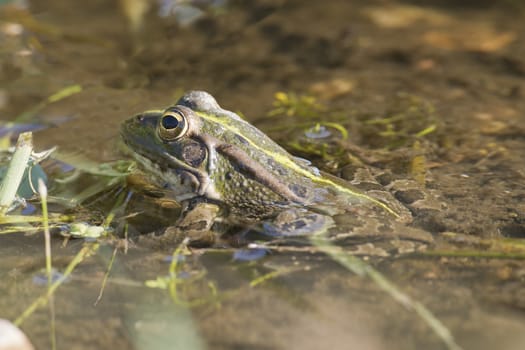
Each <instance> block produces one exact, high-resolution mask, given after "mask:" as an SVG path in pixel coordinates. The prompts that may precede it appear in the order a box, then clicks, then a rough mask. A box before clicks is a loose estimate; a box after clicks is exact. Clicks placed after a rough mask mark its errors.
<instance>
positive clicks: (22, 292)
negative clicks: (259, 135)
mask: <svg viewBox="0 0 525 350" xmlns="http://www.w3.org/2000/svg"><path fill="white" fill-rule="evenodd" d="M190 3H192V4H191V5H184V6H182V5H181V4H179V2H177V1H174V0H173V1H157V2H155V1H141V0H121V1H119V2H107V1H90V2H83V3H76V4H75V5H74V6H73V5H71V3H70V2H68V1H59V0H48V1H39V2H38V3H36V2H31V1H28V2H24V1H11V2H10V1H7V2H6V1H4V2H0V63H1V64H0V66H1V68H0V115H1V116H2V117H1V118H2V119H3V120H4V121H12V120H15V119H16V117H17V116H20V115H22V114H23V113H24V112H27V111H32V112H34V113H33V118H34V120H33V119H32V120H31V122H34V123H35V124H39V125H45V128H44V129H43V130H40V131H38V132H35V135H34V137H35V144H36V147H37V150H40V149H45V148H48V147H52V146H55V145H57V146H58V147H59V150H60V152H63V153H69V154H77V153H79V154H81V155H82V157H86V158H89V159H92V160H94V161H97V162H106V161H111V160H116V159H121V158H122V155H121V154H120V153H119V152H118V151H117V149H118V147H117V145H118V140H119V136H118V133H119V125H120V123H121V122H122V121H123V120H125V119H127V118H129V117H130V116H132V115H134V114H136V113H138V112H141V111H144V110H149V109H153V108H160V107H162V106H166V105H169V104H170V103H173V101H175V100H176V99H177V98H178V97H179V96H180V95H181V94H182V93H183V92H184V91H186V90H190V89H202V90H207V91H209V92H210V93H212V94H213V95H214V96H215V97H216V98H217V100H218V101H220V103H221V105H223V106H225V107H227V108H228V109H230V110H233V111H236V112H237V111H241V112H242V113H243V116H245V117H246V118H247V119H248V120H250V121H251V122H253V123H254V124H256V125H257V126H258V127H260V128H261V129H262V130H263V131H266V132H268V134H269V135H270V136H271V137H272V138H273V139H275V140H277V141H278V142H279V143H280V144H282V145H283V146H285V147H286V148H288V149H290V150H291V151H292V152H294V153H295V154H297V155H300V156H303V157H307V158H309V159H311V160H312V161H314V162H315V163H316V165H318V166H319V167H320V168H322V169H323V170H326V171H329V172H332V173H336V174H337V175H339V176H342V177H345V178H349V177H350V175H349V173H350V172H353V171H352V169H353V168H354V166H355V164H366V165H370V166H372V167H373V168H374V169H379V170H385V169H387V170H390V171H391V174H393V175H392V176H393V177H394V178H395V179H397V180H404V178H415V179H418V178H419V179H420V180H421V181H422V183H423V184H425V186H426V188H427V189H428V190H430V191H432V193H433V195H434V196H436V197H437V198H439V200H440V203H443V205H442V206H441V207H439V210H430V209H429V210H426V209H424V210H420V209H418V208H416V207H414V206H411V205H408V207H409V208H410V210H411V211H412V214H414V222H413V224H412V226H413V227H415V228H417V229H420V230H423V231H425V233H426V234H427V235H429V236H430V237H432V242H431V243H428V242H426V243H427V245H428V246H426V247H425V249H414V248H413V247H412V246H410V247H409V248H407V246H406V245H403V244H401V245H400V244H398V245H397V246H396V249H398V250H401V249H405V252H406V253H405V254H384V255H383V254H374V252H377V251H383V250H380V249H386V248H384V247H382V246H380V244H378V242H377V241H374V240H373V239H372V240H369V239H370V237H368V238H360V239H357V240H354V241H352V242H351V245H352V246H351V248H352V250H353V251H354V252H355V251H356V250H357V249H362V250H359V251H358V253H359V254H360V256H361V258H362V259H363V260H364V261H365V262H367V263H368V264H370V266H373V267H374V268H375V269H376V270H377V271H379V272H381V273H382V274H383V275H384V276H387V278H388V279H389V280H390V281H392V282H393V283H394V284H395V285H397V287H398V288H399V289H400V290H401V291H403V293H405V294H406V295H409V296H410V297H411V298H413V299H414V300H416V301H418V302H420V303H421V304H423V305H425V306H426V307H427V308H428V309H429V310H431V311H432V312H433V313H434V315H435V316H436V317H437V318H438V319H439V320H441V322H442V323H443V324H444V325H445V326H446V328H447V329H448V330H449V331H450V332H451V333H452V335H453V336H454V338H455V340H456V341H457V343H458V344H459V345H460V346H461V347H462V348H464V349H473V348H476V349H494V348H496V347H498V348H502V349H503V348H504V349H518V348H521V347H522V344H523V343H524V342H525V336H524V335H523V334H525V333H524V331H525V326H524V325H525V322H524V321H525V314H524V308H525V297H524V293H523V289H524V276H525V269H524V267H523V263H522V261H523V258H524V257H525V251H524V249H523V247H524V243H523V238H524V237H525V224H524V223H525V219H524V215H525V214H524V213H525V207H524V205H523V198H524V196H525V186H524V183H525V181H524V177H525V174H524V170H523V166H522V164H524V161H525V159H524V158H523V155H524V154H525V142H524V141H525V137H524V135H525V118H523V114H524V112H525V102H523V101H524V99H523V91H524V88H525V83H524V77H525V61H524V60H523V57H525V45H523V43H524V42H525V41H524V40H523V37H524V35H525V32H524V30H523V25H522V18H523V13H524V8H523V7H522V5H521V4H519V3H518V2H515V1H510V0H508V1H505V2H502V3H501V4H499V5H498V6H489V5H486V4H485V5H484V6H481V5H480V7H477V5H471V6H462V7H456V6H454V4H451V2H449V1H435V2H432V1H431V2H425V4H422V2H419V1H418V2H411V1H407V2H403V1H396V2H388V4H385V3H384V2H379V1H378V2H369V1H357V0H356V1H343V0H341V1H337V0H332V1H328V2H321V1H317V2H314V1H306V2H305V1H292V0H291V1H278V0H275V1H272V0H270V1H262V0H257V1H254V2H250V3H249V4H248V3H246V4H244V3H243V2H239V1H230V2H229V3H226V2H220V1H219V2H213V1H201V2H197V1H195V2H190ZM469 3H470V2H469ZM484 3H486V2H484ZM177 6H178V7H177ZM181 6H182V7H181ZM76 84H78V85H79V86H81V87H82V90H81V91H80V92H79V93H76V94H74V95H71V96H68V97H67V98H64V99H60V101H56V102H54V103H45V104H42V101H45V100H46V98H48V97H49V96H52V95H53V94H54V93H56V92H57V91H60V90H61V89H63V88H64V87H67V86H72V85H76ZM279 91H286V92H290V93H289V94H287V95H286V94H285V95H278V96H281V100H280V101H281V104H280V105H279V103H278V102H279V97H278V98H277V102H276V99H275V93H277V92H279ZM283 96H288V97H290V96H291V97H290V98H293V97H294V96H295V97H297V98H298V99H300V98H301V97H300V96H303V97H304V96H310V97H313V98H314V99H315V101H318V102H319V104H320V105H322V106H324V107H319V109H317V108H318V107H315V106H314V107H311V106H310V107H311V108H313V109H305V110H302V111H301V110H299V111H297V110H294V111H293V113H292V112H290V113H288V112H289V111H290V109H289V108H291V107H290V105H286V104H284V103H283V100H282V99H283V98H284V97H283ZM308 101H310V102H311V100H308ZM272 103H274V104H273V105H272ZM301 103H302V104H298V105H300V106H304V105H307V103H306V104H305V102H304V101H302V102H301ZM308 103H309V102H308ZM35 106H37V107H38V108H35ZM291 106H292V107H293V106H294V105H293V104H292V105H291ZM310 107H309V108H310ZM278 108H284V109H282V110H280V112H281V113H282V114H281V115H279V116H278V117H277V118H279V123H280V124H279V125H278V123H276V120H277V118H276V117H275V116H274V117H272V116H271V115H272V113H271V111H275V110H276V109H278ZM286 108H288V109H286ZM312 110H313V111H314V112H312V113H313V114H312V113H311V111H312ZM301 113H302V114H301ZM309 113H310V114H309ZM398 116H402V118H401V119H396V118H397V117H398ZM317 118H324V119H323V120H322V121H323V122H324V123H325V124H323V126H324V127H327V128H330V127H331V126H333V125H344V127H345V128H346V129H345V132H346V133H348V135H346V136H347V139H346V141H344V142H343V141H341V142H340V141H337V142H335V143H333V144H331V143H325V144H324V146H322V147H325V148H323V150H324V151H323V152H320V151H318V150H319V147H320V146H319V145H314V146H316V147H318V148H315V149H314V148H310V146H311V145H309V146H308V147H307V146H305V144H304V143H301V141H300V140H299V141H297V142H293V141H296V140H298V139H297V135H299V134H301V133H303V134H304V132H302V130H304V129H305V125H306V126H312V120H315V119H317ZM403 118H404V119H403ZM328 123H334V124H328ZM280 125H283V127H282V128H280ZM336 129H337V127H336ZM309 130H310V132H312V133H313V132H319V129H309ZM312 130H313V131H312ZM316 130H317V131H316ZM337 130H339V131H340V129H337ZM418 134H420V135H419V136H417V135H418ZM378 135H379V136H378ZM420 136H421V137H420ZM415 137H416V138H417V137H419V139H418V140H419V141H421V142H419V143H418V144H417V147H419V148H417V147H415V146H414V143H413V140H414V138H415ZM290 140H293V141H290ZM341 149H342V150H343V151H342V152H341ZM337 152H339V153H337ZM348 154H351V155H350V156H349V155H348ZM421 154H423V155H424V157H423V158H421V157H419V158H417V157H418V156H420V155H421ZM350 158H351V159H350ZM341 159H343V161H341ZM414 160H419V161H420V162H423V166H422V168H423V171H421V166H420V168H417V166H416V167H415V166H414V165H413V164H414ZM414 169H415V170H414ZM418 169H419V170H418ZM376 175H377V174H376ZM378 177H379V182H380V183H381V184H383V185H385V186H387V187H388V186H390V189H391V190H393V191H395V190H396V188H395V186H394V185H391V182H390V181H387V179H386V178H385V176H384V175H380V176H378ZM392 183H393V182H392ZM397 183H401V182H400V181H398V182H397ZM79 191H80V189H79ZM396 197H397V198H398V199H399V200H401V201H404V202H408V203H409V204H412V202H413V201H415V200H414V198H412V197H413V192H411V191H400V190H398V191H397V192H396ZM147 204H148V205H149V202H147ZM137 205H139V204H137ZM144 205H146V204H144ZM106 206H107V209H106ZM109 208H111V205H108V204H102V205H100V208H98V209H99V211H101V212H102V213H99V214H97V215H101V216H102V217H105V215H107V213H108V211H109ZM175 209H178V208H175ZM175 209H173V208H164V209H163V210H164V212H163V213H164V216H163V217H162V220H165V221H166V222H156V223H153V224H151V226H162V225H164V224H166V225H167V224H169V223H170V222H171V221H172V219H171V218H172V217H174V216H175V213H176V212H177V210H175ZM93 216H95V215H93ZM146 217H147V216H146ZM148 218H149V219H148V220H157V221H159V220H161V219H159V218H158V216H157V218H155V217H154V216H151V217H148ZM148 224H149V222H147V223H146V224H145V226H146V227H147V226H148ZM145 230H146V231H147V228H146V229H145ZM400 235H402V234H400ZM158 242H159V241H158V240H157V241H155V239H151V240H150V239H137V238H134V239H133V240H130V241H129V242H128V243H127V244H128V246H127V248H126V249H125V248H124V244H123V240H122V239H121V240H118V241H116V240H110V239H107V240H106V239H103V240H100V241H99V242H98V244H97V243H89V242H85V241H84V240H74V239H72V240H69V242H68V243H67V245H65V246H64V245H63V238H62V237H60V236H58V235H57V236H56V237H54V239H53V242H52V243H53V245H52V251H53V267H54V268H56V269H57V270H58V271H62V272H63V271H64V269H65V268H66V267H67V266H68V264H70V263H71V261H72V259H73V257H74V256H75V254H77V253H78V252H79V251H81V249H87V248H86V247H91V248H90V249H92V252H91V253H92V254H90V255H89V256H86V257H85V258H84V259H83V260H82V261H81V262H80V263H79V264H78V265H77V267H76V268H75V270H74V271H73V273H72V274H71V275H70V276H69V277H68V278H67V279H66V280H65V282H64V283H63V284H61V285H60V287H59V288H58V289H57V291H56V292H55V294H54V308H55V314H56V336H57V345H58V348H72V349H91V348H92V349H101V348H108V347H111V348H115V349H129V348H136V349H146V348H148V349H173V348H181V349H206V348H208V349H245V348H250V349H252V348H253V349H296V348H301V349H317V348H343V349H345V348H360V349H420V348H428V349H443V348H446V347H445V345H444V344H443V342H442V341H441V340H440V339H439V338H438V336H437V335H436V333H435V332H433V331H432V330H431V329H430V328H429V326H428V324H426V323H425V322H422V321H421V319H420V318H418V316H417V315H416V313H414V312H413V311H412V310H409V309H408V308H407V307H403V306H402V305H400V304H399V303H397V302H396V301H395V300H394V299H393V298H392V297H391V296H390V295H388V294H387V293H385V292H384V291H383V290H382V289H381V288H380V287H379V286H378V285H377V283H374V282H373V281H372V280H370V279H368V278H363V277H361V276H358V275H355V274H354V273H352V272H351V271H349V270H348V269H345V268H344V267H342V266H341V265H340V264H338V263H337V262H336V261H335V260H334V259H332V258H331V257H330V256H328V255H326V254H324V253H321V252H320V251H319V250H316V249H314V248H312V247H308V246H301V245H297V246H289V247H287V246H280V247H276V248H275V249H272V250H270V251H269V252H268V253H266V254H263V253H261V252H260V251H256V252H253V251H252V252H250V253H242V252H239V251H238V250H235V249H226V248H225V249H194V250H192V251H191V252H190V253H188V252H187V254H184V252H183V251H179V252H178V254H176V256H175V257H172V254H173V250H174V249H175V248H176V247H171V246H168V247H166V246H162V245H159V244H158ZM379 243H381V242H379ZM43 246H44V243H43V238H42V236H41V235H40V234H33V235H24V234H23V233H16V234H4V235H1V236H0V256H1V257H2V260H1V261H2V262H1V263H0V276H1V279H2V283H1V284H0V293H1V294H2V296H3V297H2V298H0V311H1V313H0V316H1V317H2V318H5V319H9V320H11V321H14V320H15V319H16V318H17V317H19V316H20V315H21V314H22V312H23V311H24V310H25V309H26V308H27V307H28V306H29V305H31V303H33V302H34V301H35V300H36V299H37V298H39V297H40V296H42V295H44V294H45V293H46V286H45V283H44V284H43V283H42V278H39V277H42V276H44V273H43V272H42V271H43V270H42V268H43V267H44V266H45V259H44V249H43ZM115 249H117V251H116V255H115V258H114V261H113V263H112V268H111V271H110V272H109V278H108V279H107V283H106V285H105V286H104V288H103V294H102V297H101V299H100V300H99V301H98V303H97V304H96V305H94V304H95V302H96V300H97V296H98V295H99V293H100V292H101V288H102V285H103V280H104V275H105V274H106V271H107V269H108V265H109V264H110V262H111V261H112V256H113V254H114V251H115ZM173 259H175V261H176V263H175V264H174V260H173ZM170 269H172V270H171V272H170ZM49 323H50V315H49V310H48V308H46V307H41V308H38V309H37V311H36V312H34V313H33V314H32V315H31V316H29V317H28V318H27V319H25V321H24V322H23V323H22V325H21V328H22V329H23V330H24V332H25V333H26V334H27V335H28V337H29V338H30V339H31V341H32V342H33V343H34V345H35V346H36V347H37V348H50V341H49Z"/></svg>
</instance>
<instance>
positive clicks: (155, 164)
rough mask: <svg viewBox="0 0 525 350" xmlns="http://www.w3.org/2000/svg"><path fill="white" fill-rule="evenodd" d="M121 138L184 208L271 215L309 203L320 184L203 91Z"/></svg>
mask: <svg viewBox="0 0 525 350" xmlns="http://www.w3.org/2000/svg"><path fill="white" fill-rule="evenodd" d="M121 133H122V137H123V139H124V141H125V142H126V144H127V145H128V146H129V148H131V150H132V151H133V154H134V155H135V157H136V159H137V160H138V162H139V163H140V164H142V165H143V166H144V167H145V168H146V170H148V171H150V172H151V173H153V174H154V175H156V178H160V179H161V181H163V183H164V184H167V185H168V186H169V187H170V189H172V190H173V192H174V195H175V198H176V199H177V200H184V199H188V198H193V197H197V196H201V197H205V198H207V199H211V200H217V201H222V202H224V203H226V204H228V205H229V207H230V208H234V209H233V210H236V209H238V208H241V209H238V210H240V211H241V210H243V211H244V212H247V211H249V212H251V213H252V214H253V215H254V216H257V215H259V216H260V215H266V214H261V213H262V211H265V212H266V213H267V211H266V210H267V209H264V210H263V209H262V208H263V207H266V208H269V207H273V208H274V209H275V208H279V207H283V206H286V205H288V204H290V203H292V202H299V203H303V202H305V201H306V197H307V196H308V195H309V188H308V186H310V184H311V178H312V177H315V176H317V175H316V174H313V173H312V168H311V167H310V166H308V164H306V163H304V161H302V162H299V161H298V160H297V159H296V158H294V157H292V156H291V155H289V154H288V153H287V152H286V151H285V150H284V149H282V148H281V147H280V146H279V145H277V144H276V143H274V142H273V141H272V140H271V139H270V138H269V137H268V136H266V135H265V134H264V133H262V132H261V131H260V130H258V129H257V128H255V127H254V126H252V125H250V124H249V123H248V122H246V121H244V120H243V119H242V118H240V117H239V116H238V115H237V114H235V113H233V112H230V111H227V110H225V109H222V108H221V107H220V106H219V105H218V104H217V102H216V101H215V99H214V98H213V97H212V96H211V95H210V94H208V93H206V92H202V91H192V92H189V93H187V94H185V95H184V96H183V97H182V98H181V99H180V100H179V101H178V102H177V104H176V105H174V106H171V107H169V108H167V109H165V110H163V111H149V112H144V113H142V114H139V115H138V116H136V117H134V118H131V119H129V120H127V121H126V122H125V123H124V124H123V126H122V129H121Z"/></svg>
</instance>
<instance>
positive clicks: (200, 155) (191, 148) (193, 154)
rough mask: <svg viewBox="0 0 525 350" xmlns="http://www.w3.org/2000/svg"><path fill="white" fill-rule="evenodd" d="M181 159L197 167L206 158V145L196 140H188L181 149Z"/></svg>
mask: <svg viewBox="0 0 525 350" xmlns="http://www.w3.org/2000/svg"><path fill="white" fill-rule="evenodd" d="M182 159H184V161H185V162H186V164H188V165H190V166H192V167H194V168H195V167H198V166H200V165H201V164H202V162H203V161H204V159H206V147H204V145H201V144H200V143H198V142H190V143H188V144H187V145H185V146H184V148H183V150H182Z"/></svg>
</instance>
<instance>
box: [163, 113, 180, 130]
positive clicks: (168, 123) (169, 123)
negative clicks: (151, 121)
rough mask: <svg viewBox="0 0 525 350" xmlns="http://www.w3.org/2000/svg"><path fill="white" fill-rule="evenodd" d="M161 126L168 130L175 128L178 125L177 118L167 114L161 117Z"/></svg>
mask: <svg viewBox="0 0 525 350" xmlns="http://www.w3.org/2000/svg"><path fill="white" fill-rule="evenodd" d="M162 126H163V127H164V128H165V129H168V130H169V129H175V128H176V127H177V126H179V120H178V119H177V118H175V117H174V116H172V115H167V116H165V117H164V118H162Z"/></svg>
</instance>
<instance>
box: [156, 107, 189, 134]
mask: <svg viewBox="0 0 525 350" xmlns="http://www.w3.org/2000/svg"><path fill="white" fill-rule="evenodd" d="M187 130H188V123H187V122H186V117H184V115H182V113H180V112H179V111H166V112H165V113H164V114H163V115H162V117H160V121H159V125H158V127H157V131H158V134H159V137H160V138H161V139H162V140H163V141H175V140H177V139H179V138H181V137H182V136H184V134H185V133H186V131H187Z"/></svg>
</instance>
